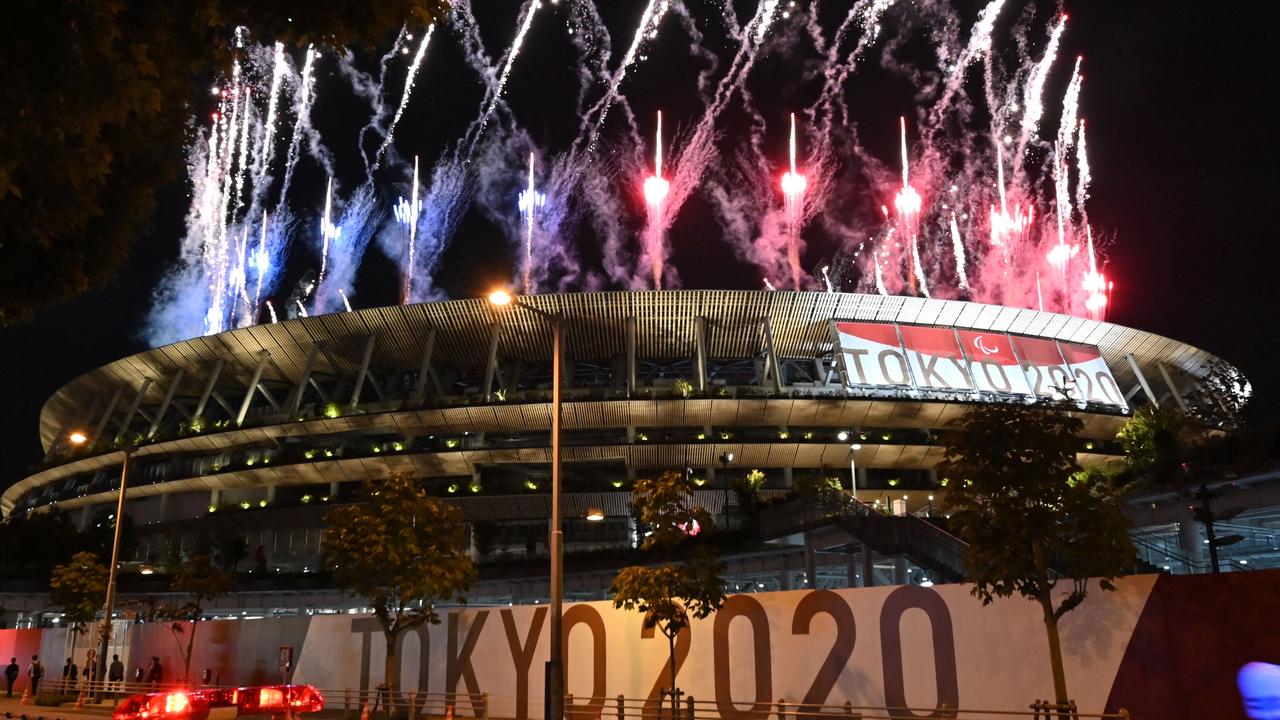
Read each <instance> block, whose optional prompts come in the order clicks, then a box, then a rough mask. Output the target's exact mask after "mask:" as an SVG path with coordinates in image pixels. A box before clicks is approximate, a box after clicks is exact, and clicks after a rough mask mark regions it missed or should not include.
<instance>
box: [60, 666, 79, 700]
mask: <svg viewBox="0 0 1280 720" xmlns="http://www.w3.org/2000/svg"><path fill="white" fill-rule="evenodd" d="M79 674H80V673H79V670H78V669H77V668H76V664H75V661H73V660H72V659H71V658H67V664H66V665H63V666H62V692H63V693H69V692H71V691H72V689H74V688H75V686H76V676H77V675H79Z"/></svg>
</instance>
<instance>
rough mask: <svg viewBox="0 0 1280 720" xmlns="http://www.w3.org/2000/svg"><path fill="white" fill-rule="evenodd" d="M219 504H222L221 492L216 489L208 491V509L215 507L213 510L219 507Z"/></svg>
mask: <svg viewBox="0 0 1280 720" xmlns="http://www.w3.org/2000/svg"><path fill="white" fill-rule="evenodd" d="M221 504H222V491H221V490H219V489H218V488H214V489H212V490H210V491H209V505H210V507H215V508H216V507H218V506H219V505H221Z"/></svg>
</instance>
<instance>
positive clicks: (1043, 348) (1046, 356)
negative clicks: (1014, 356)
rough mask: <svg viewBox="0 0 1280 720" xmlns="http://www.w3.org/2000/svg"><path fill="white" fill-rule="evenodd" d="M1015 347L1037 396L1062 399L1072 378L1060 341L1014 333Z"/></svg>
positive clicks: (1032, 390)
mask: <svg viewBox="0 0 1280 720" xmlns="http://www.w3.org/2000/svg"><path fill="white" fill-rule="evenodd" d="M1010 337H1011V338H1012V339H1013V344H1014V348H1015V349H1016V350H1017V351H1018V355H1019V356H1020V357H1021V359H1022V369H1023V370H1025V371H1026V373H1027V382H1029V383H1031V392H1033V393H1035V394H1036V397H1042V398H1057V399H1062V398H1063V397H1064V393H1065V391H1066V390H1067V388H1068V387H1069V386H1068V383H1069V381H1070V379H1071V370H1070V369H1069V368H1068V367H1067V364H1066V362H1065V361H1063V359H1062V352H1061V351H1060V350H1058V343H1056V342H1054V341H1052V340H1045V339H1043V338H1033V337H1024V336H1022V335H1012V336H1010Z"/></svg>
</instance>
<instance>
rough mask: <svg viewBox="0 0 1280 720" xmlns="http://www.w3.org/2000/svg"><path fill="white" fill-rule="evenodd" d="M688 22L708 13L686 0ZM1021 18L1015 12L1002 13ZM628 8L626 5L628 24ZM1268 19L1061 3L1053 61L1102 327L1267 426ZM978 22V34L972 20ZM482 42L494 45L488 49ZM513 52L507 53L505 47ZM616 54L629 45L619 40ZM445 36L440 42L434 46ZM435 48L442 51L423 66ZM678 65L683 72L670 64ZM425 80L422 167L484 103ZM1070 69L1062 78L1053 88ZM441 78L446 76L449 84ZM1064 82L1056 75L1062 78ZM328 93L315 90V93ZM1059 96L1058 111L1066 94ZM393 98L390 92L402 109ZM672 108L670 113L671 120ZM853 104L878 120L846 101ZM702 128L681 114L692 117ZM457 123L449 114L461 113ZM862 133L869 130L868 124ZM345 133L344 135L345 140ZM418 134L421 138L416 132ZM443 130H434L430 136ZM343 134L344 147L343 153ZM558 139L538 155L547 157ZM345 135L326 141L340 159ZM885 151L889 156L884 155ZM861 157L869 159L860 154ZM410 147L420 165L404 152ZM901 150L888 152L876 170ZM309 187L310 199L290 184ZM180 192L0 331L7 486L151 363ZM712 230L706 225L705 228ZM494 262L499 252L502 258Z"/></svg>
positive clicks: (494, 18)
mask: <svg viewBox="0 0 1280 720" xmlns="http://www.w3.org/2000/svg"><path fill="white" fill-rule="evenodd" d="M477 4H478V5H482V6H483V7H484V13H492V15H491V16H490V15H486V14H483V13H482V14H480V16H479V20H480V24H481V27H482V29H485V30H486V33H488V34H486V37H485V40H486V42H487V43H488V44H489V46H490V49H491V52H492V51H493V48H494V47H498V46H505V44H506V41H507V40H509V37H510V33H511V31H512V28H513V27H514V25H515V19H514V18H515V14H516V11H517V8H518V3H516V2H514V0H502V1H501V2H496V1H495V2H492V3H489V2H487V1H486V2H483V3H477ZM599 4H600V5H602V6H606V7H607V8H608V11H607V12H606V13H605V15H606V21H608V23H609V25H610V27H611V29H612V30H613V37H614V52H615V55H617V54H619V53H621V52H622V50H623V49H624V48H625V44H626V43H627V42H629V38H630V32H631V30H630V26H631V24H633V23H634V21H635V19H636V18H637V17H638V15H639V8H640V7H641V6H642V5H643V3H641V2H639V1H638V0H635V1H632V0H627V1H626V2H621V1H617V2H615V0H601V2H600V3H599ZM688 4H689V5H690V6H691V7H692V8H695V13H697V12H698V10H697V9H696V8H698V7H699V6H700V5H701V3H700V2H699V0H689V3H688ZM1011 4H1012V3H1011ZM632 6H635V7H634V8H632ZM1266 6H1267V4H1264V3H1247V4H1246V3H1230V4H1222V5H1218V4H1214V5H1208V4H1200V3H1195V4H1193V3H1184V2H1172V3H1171V2H1134V1H1126V2H1101V1H1097V0H1095V1H1093V2H1072V3H1068V4H1067V5H1066V7H1065V10H1066V11H1067V12H1068V13H1069V14H1070V16H1071V17H1070V22H1069V25H1068V30H1067V33H1066V35H1065V36H1064V39H1063V46H1062V50H1061V53H1060V56H1061V57H1062V58H1064V60H1060V63H1063V62H1066V61H1067V59H1069V58H1071V57H1073V56H1075V55H1077V54H1083V55H1084V56H1085V69H1084V74H1085V86H1084V92H1083V95H1082V97H1081V115H1082V116H1083V117H1086V118H1087V119H1088V128H1089V130H1088V131H1089V157H1090V161H1091V164H1092V167H1093V177H1094V182H1093V190H1092V193H1091V196H1092V199H1091V201H1090V205H1089V212H1090V218H1091V220H1092V223H1093V225H1094V226H1095V227H1097V228H1100V229H1101V230H1103V231H1104V232H1105V233H1106V234H1107V235H1109V236H1112V237H1114V238H1115V242H1114V243H1112V244H1111V245H1110V246H1109V247H1108V248H1107V250H1106V254H1107V256H1108V261H1109V265H1108V267H1107V272H1108V274H1109V276H1110V277H1111V278H1112V279H1113V280H1114V281H1115V285H1116V289H1115V294H1114V296H1113V298H1112V307H1111V309H1110V313H1109V316H1108V318H1107V319H1108V320H1110V321H1112V322H1116V323H1120V324H1122V325H1128V326H1132V327H1136V328H1140V329H1144V330H1149V331H1153V332H1156V333H1160V334H1163V335H1168V336H1170V337H1173V338H1176V339H1179V340H1183V341H1186V342H1189V343H1192V344H1194V345H1197V346H1199V347H1202V348H1204V349H1206V350H1208V351H1210V352H1213V353H1215V354H1217V355H1219V356H1221V357H1223V358H1225V359H1227V360H1229V361H1231V362H1233V363H1235V364H1237V365H1238V366H1239V367H1241V369H1243V370H1244V372H1245V373H1246V374H1247V375H1248V376H1249V377H1250V379H1251V381H1252V382H1253V385H1254V389H1255V393H1256V397H1255V400H1256V401H1257V402H1258V403H1259V404H1260V405H1261V406H1262V408H1264V413H1263V415H1264V416H1267V417H1271V418H1274V417H1275V416H1276V415H1277V413H1276V407H1277V402H1276V400H1275V398H1276V396H1277V393H1276V391H1275V378H1274V372H1275V371H1276V370H1277V363H1276V361H1275V358H1276V357H1277V354H1278V353H1280V342H1278V341H1277V332H1280V330H1278V329H1277V320H1278V319H1280V314H1278V313H1277V312H1276V307H1277V305H1278V304H1280V303H1277V301H1276V300H1274V299H1273V297H1274V296H1275V289H1276V280H1275V277H1276V272H1275V267H1276V265H1275V262H1274V261H1275V258H1276V257H1277V255H1278V254H1277V253H1276V251H1275V250H1274V248H1273V246H1274V245H1275V243H1276V241H1277V237H1276V233H1275V232H1274V230H1273V229H1272V228H1271V227H1270V226H1268V225H1267V224H1266V223H1267V222H1268V221H1267V220H1266V218H1267V217H1269V216H1270V214H1271V212H1272V208H1273V207H1274V201H1275V198H1277V197H1280V172H1278V171H1277V162H1276V161H1277V159H1278V158H1277V153H1276V151H1275V146H1274V141H1275V121H1274V119H1273V118H1274V115H1273V114H1271V112H1270V111H1267V110H1266V109H1265V108H1266V107H1268V106H1269V105H1270V102H1274V98H1275V96H1276V93H1277V90H1280V87H1278V85H1280V83H1277V80H1276V75H1275V71H1276V70H1277V62H1276V60H1275V58H1274V49H1273V48H1274V39H1273V38H1272V37H1271V35H1272V33H1273V28H1274V24H1273V23H1272V22H1271V18H1269V17H1266V16H1264V15H1265V14H1266V13H1265V12H1264V11H1263V10H1262V9H1263V8H1264V7H1266ZM972 16H973V14H972V13H971V14H970V15H969V18H972ZM537 30H538V27H537V26H536V25H535V28H534V31H533V32H531V33H530V36H529V40H528V44H527V45H526V50H525V52H526V55H525V56H524V58H523V59H522V60H521V62H520V63H518V64H517V65H516V68H515V71H514V72H513V76H512V83H511V89H510V92H509V96H508V97H509V99H510V102H511V104H512V106H513V107H514V109H515V112H516V114H517V116H518V117H519V119H520V121H521V122H522V124H525V125H526V126H528V127H530V128H531V129H535V128H538V127H552V126H555V125H556V124H557V123H559V122H561V121H562V120H561V119H560V118H557V117H554V116H551V115H552V114H553V111H552V110H548V108H550V107H554V106H555V105H556V103H555V102H549V101H547V100H546V98H547V97H548V96H550V97H551V98H557V97H563V98H565V99H566V102H565V103H561V105H563V106H564V107H566V108H567V109H568V110H570V111H571V110H572V107H573V105H572V97H573V93H574V92H575V86H574V85H573V84H572V81H571V75H570V73H569V72H567V71H566V64H567V63H569V62H571V61H572V59H573V58H572V55H571V54H568V53H566V52H564V51H563V48H560V49H556V47H551V48H549V49H547V50H546V51H545V52H544V51H543V48H542V47H541V46H540V45H539V34H538V32H537ZM489 34H491V35H492V37H490V35H489ZM503 34H505V35H506V37H505V38H504V37H502V35H503ZM624 37H625V39H624ZM443 39H444V38H443V37H438V38H437V39H436V40H435V41H433V42H440V41H441V40H443ZM436 49H438V48H437V47H435V46H433V51H434V50H436ZM661 51H662V47H661V46H660V45H659V47H657V48H655V50H654V52H653V53H652V55H653V59H651V60H650V61H648V62H647V63H646V64H643V65H639V66H637V69H636V70H635V73H634V77H633V78H632V79H629V80H628V84H627V85H625V86H624V92H626V94H628V95H629V96H631V97H632V98H633V99H634V100H635V101H636V104H637V106H638V107H646V108H647V106H648V104H647V103H642V102H641V101H640V100H639V99H638V98H641V97H643V94H644V93H646V92H650V91H652V90H653V89H654V88H656V87H657V85H656V83H660V82H661V78H662V76H663V72H662V70H663V69H662V66H661V63H662V59H661V58H662V57H663V55H664V53H663V52H661ZM672 56H673V57H677V56H678V57H682V58H683V57H684V56H680V55H679V54H678V53H672ZM432 57H433V56H431V55H430V53H429V56H428V65H424V72H423V74H421V75H420V76H419V87H418V90H417V91H416V93H415V96H414V97H415V102H414V103H413V104H411V106H410V111H409V112H408V113H406V116H405V119H404V120H403V121H402V125H401V130H400V131H399V136H400V138H401V141H402V143H401V149H402V150H403V151H405V152H409V153H412V152H421V153H423V154H424V155H425V156H428V157H429V156H430V155H431V153H432V148H438V146H439V145H440V144H441V143H442V142H445V141H447V140H449V139H451V138H452V137H454V136H455V135H456V133H455V132H454V131H453V128H450V127H449V126H448V123H444V122H436V121H435V115H433V113H438V112H442V113H445V114H447V113H448V112H450V111H452V110H453V109H456V108H465V109H466V112H465V113H462V114H459V118H462V117H464V116H470V115H471V114H473V112H472V111H473V109H474V108H475V107H476V104H477V103H478V100H479V90H478V88H477V87H476V86H475V84H474V83H473V82H469V83H466V84H463V85H458V86H456V87H455V86H454V85H451V84H450V83H451V82H455V83H456V81H451V78H454V77H465V76H467V74H468V72H469V71H465V69H463V68H462V67H461V66H459V67H457V68H449V67H448V66H447V61H441V62H439V63H436V64H435V65H432V62H433V60H432ZM1061 69H1062V68H1059V70H1061ZM451 70H452V71H451ZM1064 74H1065V73H1062V72H1059V73H1057V76H1061V75H1064ZM319 82H320V87H321V91H322V93H323V88H324V82H325V81H324V78H323V77H321V79H320V81H319ZM1057 92H1058V91H1057V90H1056V89H1051V93H1057ZM396 96H397V97H398V93H396ZM321 98H322V100H321V101H318V104H317V112H321V111H322V110H323V111H324V112H325V113H326V116H328V117H330V118H333V120H332V121H333V122H335V123H339V124H341V123H344V122H345V123H349V124H350V127H352V128H358V127H359V125H360V124H362V122H363V120H364V118H363V116H354V117H344V116H343V113H342V112H341V109H340V106H341V103H340V99H333V100H328V101H327V102H331V103H333V104H334V105H336V106H339V107H337V108H336V109H335V108H328V109H324V108H322V105H321V103H322V102H326V100H324V96H323V95H322V96H321ZM680 102H681V101H680V99H679V98H678V97H675V98H672V100H671V103H672V104H673V105H675V108H674V109H673V110H672V113H673V115H676V116H678V112H679V110H680V108H679V105H680ZM850 102H851V104H852V105H855V106H859V105H862V104H872V103H871V102H870V101H869V100H866V99H863V98H860V97H851V98H850ZM875 102H876V103H878V104H879V105H880V106H881V107H879V108H878V115H882V116H883V117H884V118H887V119H888V120H889V121H890V122H892V121H893V120H894V119H896V117H897V116H898V115H899V114H906V115H908V116H909V115H911V113H912V106H911V105H910V102H911V98H910V95H909V93H903V92H897V93H895V92H887V93H886V97H878V98H875ZM693 112H695V107H694V106H693V105H692V104H691V105H690V107H689V109H688V110H687V112H686V114H688V113H693ZM455 114H457V113H455ZM860 122H865V120H862V119H861V118H860ZM339 128H340V125H339ZM419 128H420V129H419ZM437 128H439V129H438V130H437ZM352 134H353V131H351V132H345V135H346V136H347V137H350V136H351V135H352ZM554 134H555V133H554V132H552V131H549V130H548V131H545V132H543V133H541V135H539V134H538V133H535V137H538V138H539V139H540V140H542V139H546V140H547V141H548V143H549V144H551V145H552V146H554V145H556V144H557V142H558V141H557V139H556V138H554V137H551V136H554ZM343 136H344V131H343V130H341V129H335V130H333V132H327V131H326V137H327V139H328V140H329V142H330V143H331V144H333V143H334V142H335V138H341V137H343ZM886 140H887V142H889V143H892V141H893V138H892V137H886ZM867 142H868V143H870V142H871V141H870V140H868V141H867ZM415 143H418V144H420V145H421V147H414V144H415ZM893 152H894V148H893V146H892V145H887V146H886V147H885V148H884V155H885V156H886V160H888V159H890V158H892V153H893ZM299 182H300V183H302V184H303V186H304V187H306V184H307V183H311V184H312V185H313V186H315V185H317V184H318V183H319V182H320V180H319V179H318V178H316V177H311V178H305V177H304V178H300V180H299ZM186 193H187V188H186V186H185V181H183V182H179V183H175V184H173V185H172V186H170V187H168V188H166V189H165V190H164V191H163V192H162V194H161V196H160V198H159V210H158V212H157V215H156V218H155V221H154V225H153V227H152V228H151V229H150V230H149V231H148V232H146V233H145V234H143V235H142V236H141V237H140V238H139V242H138V244H137V246H136V248H135V250H134V252H133V254H132V256H131V259H130V262H129V266H128V269H127V270H126V271H125V272H123V273H122V274H121V275H120V276H119V277H118V278H117V280H116V282H115V284H114V285H113V286H112V287H110V288H108V289H105V290H102V291H98V292H94V293H91V294H89V295H87V296H85V297H83V298H81V299H79V300H77V301H75V302H72V303H71V304H69V305H67V306H64V307H61V308H56V309H53V310H49V311H46V312H43V313H41V314H39V315H37V316H36V318H35V319H34V320H33V321H32V322H31V323H29V324H27V325H23V326H18V327H13V328H8V329H4V330H0V348H3V352H0V378H3V380H0V388H3V398H4V402H5V412H4V413H3V415H0V423H3V425H2V426H0V487H4V486H7V485H8V484H10V483H12V482H14V481H16V480H18V479H20V478H21V477H23V476H24V475H26V474H27V473H28V471H29V468H30V466H31V465H33V464H34V463H37V462H38V461H39V460H40V459H41V456H42V452H41V450H40V443H39V438H38V433H37V428H38V417H39V411H40V407H41V405H42V404H43V402H44V401H45V399H46V398H47V397H48V396H49V395H51V394H52V393H53V392H54V391H55V390H56V389H57V388H58V387H60V386H61V385H62V384H64V383H66V382H68V381H70V380H72V379H73V378H74V377H75V376H76V375H78V374H79V373H82V372H86V371H88V370H91V369H93V368H95V367H97V366H100V365H103V364H105V363H108V362H110V361H112V360H115V359H118V358H120V357H122V356H125V355H128V354H130V353H134V352H138V351H141V350H143V349H145V348H146V343H145V342H144V340H143V339H142V338H141V337H140V333H139V328H140V327H141V326H142V319H143V318H144V317H145V315H146V312H147V310H148V306H149V298H150V294H151V291H152V288H153V287H154V286H155V285H156V283H157V281H158V279H159V277H160V275H161V273H162V272H163V271H164V269H165V267H166V266H168V265H169V264H170V263H171V262H172V260H173V258H174V257H175V256H176V253H177V249H178V238H180V237H181V235H182V231H183V216H184V214H185V212H186V209H187V204H188V202H187V198H186ZM692 212H693V219H691V220H689V221H688V222H686V221H685V220H684V219H683V217H682V219H681V221H680V222H678V223H677V225H676V229H675V231H674V233H673V237H674V244H675V251H674V252H675V263H676V265H677V266H678V267H680V268H681V272H682V274H683V279H684V286H685V287H716V288H753V289H754V288H758V287H759V281H758V274H757V273H756V272H754V271H753V269H752V268H751V267H749V266H747V265H745V264H743V263H742V262H741V261H738V260H737V259H736V258H734V256H733V255H732V252H731V250H730V249H729V248H727V247H717V246H716V244H714V243H708V244H705V245H703V246H699V247H698V248H697V249H689V248H687V247H682V245H681V242H680V237H679V235H680V233H681V231H682V228H683V230H684V231H685V232H697V227H696V224H697V222H698V220H697V210H696V209H695V210H693V211H692ZM709 227H710V228H714V225H710V226H709ZM496 236H497V232H496V231H495V230H494V229H493V228H492V227H491V226H486V225H485V224H484V223H483V221H478V220H470V219H469V220H467V221H465V222H464V223H463V225H462V226H461V228H460V233H459V238H460V239H461V238H466V239H467V242H455V243H454V248H453V249H452V250H450V251H449V252H448V253H447V255H446V257H445V259H444V265H443V267H442V272H441V273H440V276H442V277H445V276H447V277H449V278H450V281H449V282H448V283H446V284H445V288H446V290H447V291H448V292H449V293H451V294H452V295H453V296H455V297H460V296H474V295H478V294H480V292H481V290H482V289H484V288H487V287H489V286H491V285H492V284H494V282H495V281H502V280H503V279H505V278H508V277H510V275H511V264H510V263H511V262H512V259H510V258H508V256H509V255H511V253H510V252H508V251H507V250H505V249H503V248H504V246H503V245H502V241H500V240H499V239H497V238H496ZM499 251H500V252H499ZM376 256H377V251H376V249H374V248H373V247H371V248H370V251H369V254H368V255H367V256H366V258H367V260H366V263H367V264H368V265H369V268H370V269H369V272H368V273H367V277H366V276H365V275H364V274H362V276H361V279H360V283H361V286H360V289H361V293H360V301H358V302H357V306H368V305H370V304H375V303H377V302H379V298H380V297H384V298H385V299H384V300H382V301H384V302H392V301H393V298H394V297H395V292H396V291H395V289H394V283H393V282H391V278H392V277H393V275H392V274H391V272H390V265H389V263H387V262H386V261H379V260H374V259H373V258H375V257H376Z"/></svg>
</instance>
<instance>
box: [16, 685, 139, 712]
mask: <svg viewBox="0 0 1280 720" xmlns="http://www.w3.org/2000/svg"><path fill="white" fill-rule="evenodd" d="M0 690H3V688H0ZM115 707H116V706H115V703H110V704H108V705H99V706H93V705H85V707H84V709H83V710H76V709H75V708H74V705H63V706H61V707H42V706H40V705H34V704H33V705H23V704H22V703H21V702H20V701H19V699H18V694H17V693H14V695H13V699H12V700H9V699H6V698H5V697H4V693H2V692H0V718H15V719H16V718H21V717H22V716H23V715H25V716H27V718H28V720H37V719H38V718H41V717H43V718H44V720H102V719H103V718H104V717H110V715H111V711H112V710H114V709H115Z"/></svg>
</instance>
